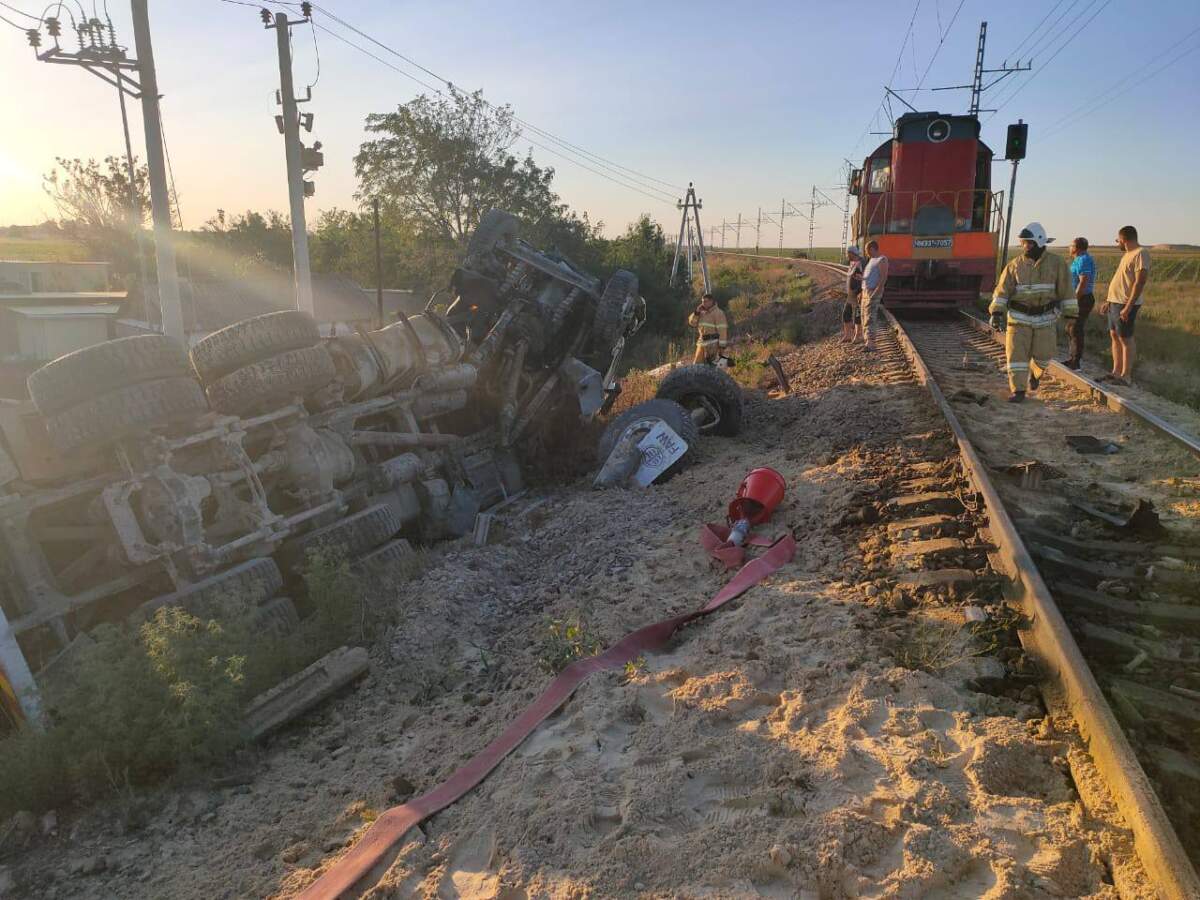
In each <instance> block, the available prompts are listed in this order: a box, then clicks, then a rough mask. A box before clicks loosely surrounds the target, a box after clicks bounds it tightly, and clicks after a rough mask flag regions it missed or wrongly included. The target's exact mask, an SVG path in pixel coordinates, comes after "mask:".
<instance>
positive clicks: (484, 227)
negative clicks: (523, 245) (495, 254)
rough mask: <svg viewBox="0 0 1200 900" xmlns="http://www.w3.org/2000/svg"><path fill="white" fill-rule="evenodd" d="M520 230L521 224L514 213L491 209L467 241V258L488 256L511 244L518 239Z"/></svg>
mask: <svg viewBox="0 0 1200 900" xmlns="http://www.w3.org/2000/svg"><path fill="white" fill-rule="evenodd" d="M520 229H521V223H520V221H518V219H517V217H516V216H514V215H513V214H512V213H506V212H505V211H504V210H502V209H489V210H488V211H487V212H485V213H484V214H483V217H482V218H481V219H480V220H479V224H478V225H476V226H475V230H474V231H473V232H472V233H471V238H470V240H468V241H467V257H468V258H470V257H480V256H487V255H488V254H489V253H491V252H492V251H493V250H495V249H496V248H497V247H501V246H504V245H505V244H511V243H512V242H513V241H515V240H516V239H517V233H518V232H519V231H520Z"/></svg>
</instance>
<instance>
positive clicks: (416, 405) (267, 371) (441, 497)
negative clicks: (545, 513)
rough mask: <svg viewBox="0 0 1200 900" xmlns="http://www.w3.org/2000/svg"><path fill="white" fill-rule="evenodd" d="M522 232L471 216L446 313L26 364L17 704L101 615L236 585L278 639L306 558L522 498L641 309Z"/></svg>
mask: <svg viewBox="0 0 1200 900" xmlns="http://www.w3.org/2000/svg"><path fill="white" fill-rule="evenodd" d="M517 232H518V223H517V220H516V219H515V218H514V217H512V216H511V215H508V214H507V213H503V212H500V211H492V212H489V213H488V214H487V215H485V216H484V217H483V220H482V221H481V223H480V225H479V227H478V228H477V229H476V231H475V233H474V235H473V236H472V239H471V241H470V243H469V245H468V249H467V255H466V258H465V260H464V261H463V264H462V266H461V267H460V268H459V269H458V270H457V271H456V272H455V274H454V277H453V279H452V282H451V293H452V294H453V296H454V300H453V302H452V303H451V305H450V306H449V308H448V309H447V310H446V312H445V313H439V312H436V311H434V310H433V309H432V303H431V305H430V307H427V308H426V310H425V311H424V313H423V314H420V315H413V316H403V315H401V316H400V318H399V321H397V322H395V323H393V324H390V325H387V326H386V327H382V328H380V329H378V330H376V331H370V332H362V333H358V334H353V335H344V336H338V337H333V338H326V339H322V338H321V336H320V335H319V333H318V329H317V326H316V323H315V322H314V321H313V319H312V318H311V317H309V316H307V315H306V314H304V313H300V312H296V311H283V312H276V313H270V314H267V315H264V316H258V317H256V318H252V319H248V320H245V321H243V322H239V323H236V324H234V325H231V326H229V327H228V328H225V329H223V330H221V331H217V332H215V333H213V334H210V335H208V336H207V337H205V338H203V339H202V340H201V341H199V342H198V343H196V344H195V345H194V346H193V347H192V348H191V352H190V353H188V352H187V351H185V349H184V347H183V346H182V345H181V344H179V343H178V342H176V341H174V340H172V339H171V338H168V337H165V336H163V335H141V336H135V337H127V338H120V339H117V340H114V341H109V342H106V343H103V344H98V345H95V346H92V347H87V348H85V349H83V350H79V351H76V352H74V353H71V354H68V355H67V356H64V357H61V358H59V359H57V360H55V361H53V362H51V363H49V364H47V365H46V366H44V367H43V368H41V369H39V370H37V371H36V372H34V373H33V374H32V375H31V376H30V377H29V381H28V389H29V394H30V399H31V401H32V402H31V403H29V402H27V403H23V404H18V403H8V404H6V405H3V406H0V438H2V443H0V701H3V702H4V705H6V706H7V707H8V709H9V710H10V712H13V713H16V714H17V715H19V716H23V717H24V718H26V719H28V720H30V721H32V722H35V723H36V722H37V721H39V719H40V716H41V709H40V703H39V692H38V675H37V674H36V673H39V672H42V671H46V670H50V669H52V668H53V667H54V665H55V661H56V659H57V658H59V657H60V654H62V653H63V652H64V651H65V649H66V648H67V647H68V646H69V645H70V644H71V642H72V641H73V640H75V639H76V638H77V636H78V635H80V634H82V633H85V632H86V631H87V630H88V629H89V628H91V627H93V626H94V625H96V624H98V623H100V622H119V621H130V622H133V623H136V622H138V621H141V620H144V619H145V618H147V617H148V616H150V615H152V614H153V613H154V612H155V610H157V609H159V608H161V607H163V606H167V605H177V606H182V607H184V608H186V609H188V610H189V611H190V612H192V613H194V614H196V615H200V616H202V617H203V616H205V615H206V614H208V613H210V612H211V611H212V610H214V609H215V608H216V604H217V603H219V602H222V601H224V599H225V598H228V597H230V596H233V597H237V598H238V599H239V602H244V603H246V604H250V605H252V606H253V613H254V615H255V617H256V618H257V619H258V621H259V622H260V624H261V626H262V628H263V629H264V630H268V629H274V630H287V629H289V628H291V627H294V626H295V624H296V623H297V622H298V621H299V615H300V613H301V612H302V610H298V609H297V606H296V604H295V603H294V602H293V601H292V600H290V599H287V597H285V596H283V595H284V594H285V593H293V594H294V592H287V591H285V585H286V584H287V583H288V581H289V580H290V579H292V578H294V577H296V576H297V575H298V573H299V571H300V568H301V567H302V565H303V564H304V562H305V560H306V558H307V556H308V555H309V554H310V553H311V552H313V551H322V550H334V551H335V552H336V553H338V554H339V555H342V556H344V557H345V558H348V559H351V560H354V561H355V563H356V564H357V565H360V566H363V567H370V566H372V565H376V564H379V563H381V562H385V561H387V560H390V559H395V558H397V557H398V556H400V555H402V554H404V553H405V552H408V550H409V546H410V545H409V540H420V541H432V540H436V539H439V538H443V537H451V536H457V535H462V534H465V533H467V532H468V531H470V530H471V528H472V527H473V525H474V522H475V517H476V515H477V514H478V513H479V512H480V511H481V510H484V509H487V508H488V507H490V506H492V505H494V504H496V503H498V502H500V501H501V500H503V499H504V498H506V497H510V496H512V495H514V494H515V493H517V492H519V491H520V490H521V489H522V472H521V465H520V460H519V458H518V455H519V448H520V447H521V446H522V442H523V439H524V438H526V437H527V436H528V435H529V434H530V433H531V432H533V431H536V430H537V429H538V428H540V427H544V426H545V425H546V420H547V419H548V418H551V417H562V416H568V415H570V416H576V417H578V416H585V417H587V416H593V415H595V414H597V413H598V412H600V411H601V410H603V409H605V408H606V406H607V405H608V404H610V403H611V402H612V399H613V398H614V397H615V396H616V394H617V393H618V391H619V387H618V385H617V381H616V377H615V373H616V371H617V366H618V364H619V361H620V358H621V354H622V352H623V349H624V346H625V342H626V341H627V340H628V338H629V337H630V336H632V334H633V333H634V332H635V331H636V330H637V329H638V327H639V326H640V325H641V323H642V322H643V321H644V319H645V304H644V301H643V300H642V299H641V297H640V296H639V295H638V284H637V278H636V276H635V275H634V274H633V273H631V272H626V271H618V272H616V273H615V274H614V275H613V276H612V277H611V278H609V279H608V281H607V282H606V283H604V282H601V281H600V280H599V279H597V278H595V277H593V276H592V275H589V274H587V273H585V272H583V271H581V270H580V269H579V268H577V267H576V266H574V265H573V264H572V263H571V262H570V261H569V260H567V259H566V258H565V257H563V256H561V255H558V254H555V253H547V252H541V251H539V250H536V249H535V248H533V247H531V246H530V245H528V244H526V243H525V242H523V241H521V240H520V239H519V237H518V233H517ZM589 362H591V363H593V364H594V365H595V366H601V367H603V368H605V369H606V371H605V372H604V374H601V372H600V371H599V369H597V368H595V367H594V366H593V365H589ZM677 380H678V379H677ZM689 383H690V381H689ZM693 393H695V392H694V391H693ZM678 399H680V400H684V401H686V402H690V414H689V410H687V409H685V408H684V407H680V406H677V405H675V404H674V403H671V416H670V417H673V420H674V421H676V424H677V426H678V428H679V429H686V428H687V427H690V428H691V429H692V431H691V432H690V434H692V435H693V437H694V430H695V429H696V428H698V427H700V426H702V425H703V424H704V423H708V424H710V425H711V424H713V422H714V420H713V418H712V416H711V414H710V413H709V411H708V410H709V408H711V407H712V402H711V401H705V400H703V399H700V400H696V399H695V398H693V399H692V401H687V398H685V397H682V396H681V397H679V398H678ZM667 402H668V401H665V400H657V401H652V402H651V404H643V407H645V406H650V405H652V404H656V403H657V404H664V403H667ZM705 404H707V406H706V405H705ZM738 404H739V405H738V412H739V414H740V398H739V399H738ZM643 412H644V410H643ZM651 412H653V410H652V411H651ZM660 412H661V411H660ZM638 416H640V418H638V417H637V416H635V417H634V418H633V419H631V418H630V416H629V413H626V414H625V415H624V416H622V417H618V418H617V420H616V421H614V423H613V425H612V426H610V429H609V431H608V432H606V434H605V437H604V441H602V451H603V452H604V454H605V455H609V451H612V450H613V448H614V446H615V445H616V444H617V443H619V440H620V439H622V438H624V440H625V443H626V444H628V442H629V440H630V438H631V437H634V436H638V435H642V434H645V433H646V432H647V431H648V430H649V425H651V424H653V422H652V417H651V419H648V418H647V416H646V415H643V414H641V413H639V414H638ZM718 418H719V417H718ZM681 419H686V425H684V424H680V420H681ZM618 426H619V427H618ZM726 427H728V421H727V422H726ZM614 429H615V430H614ZM685 438H686V436H685ZM605 441H606V442H607V449H605V446H604V442H605ZM0 718H2V717H0Z"/></svg>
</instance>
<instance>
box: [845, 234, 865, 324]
mask: <svg viewBox="0 0 1200 900" xmlns="http://www.w3.org/2000/svg"><path fill="white" fill-rule="evenodd" d="M846 262H847V263H848V265H847V266H846V303H845V305H844V306H843V307H842V343H843V344H852V343H854V342H855V341H857V340H858V339H859V337H861V334H862V308H861V306H860V303H861V296H862V272H863V262H862V254H860V253H859V252H858V248H857V247H854V246H850V247H847V248H846Z"/></svg>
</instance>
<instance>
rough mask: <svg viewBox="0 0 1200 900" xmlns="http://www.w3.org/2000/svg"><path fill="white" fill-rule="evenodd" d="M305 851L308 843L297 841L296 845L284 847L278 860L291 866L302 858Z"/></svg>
mask: <svg viewBox="0 0 1200 900" xmlns="http://www.w3.org/2000/svg"><path fill="white" fill-rule="evenodd" d="M307 850H308V843H307V842H306V841H299V842H298V843H295V844H292V845H291V846H290V847H285V848H284V850H283V852H282V853H281V854H279V858H280V859H282V860H283V861H284V862H285V863H287V864H288V865H293V864H295V863H297V862H299V861H300V859H301V857H303V856H304V854H305V852H306V851H307Z"/></svg>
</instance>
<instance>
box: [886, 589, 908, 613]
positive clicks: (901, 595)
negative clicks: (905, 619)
mask: <svg viewBox="0 0 1200 900" xmlns="http://www.w3.org/2000/svg"><path fill="white" fill-rule="evenodd" d="M912 605H913V602H912V598H911V597H909V596H908V594H906V593H905V592H904V591H902V590H901V589H900V588H898V587H895V588H892V593H891V594H890V595H889V596H888V607H889V608H890V609H892V610H894V611H896V612H904V611H905V610H908V609H911V608H912Z"/></svg>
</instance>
